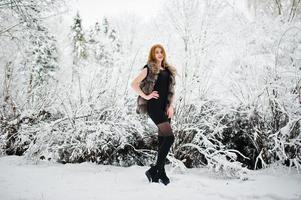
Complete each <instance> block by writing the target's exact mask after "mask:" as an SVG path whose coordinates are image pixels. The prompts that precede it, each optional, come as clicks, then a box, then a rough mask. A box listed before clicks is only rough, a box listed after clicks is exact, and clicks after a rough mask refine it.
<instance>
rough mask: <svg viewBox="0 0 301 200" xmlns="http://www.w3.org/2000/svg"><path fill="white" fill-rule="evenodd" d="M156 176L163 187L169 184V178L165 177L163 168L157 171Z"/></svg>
mask: <svg viewBox="0 0 301 200" xmlns="http://www.w3.org/2000/svg"><path fill="white" fill-rule="evenodd" d="M158 176H159V179H160V180H161V181H162V183H163V184H164V185H167V184H169V183H170V180H169V178H168V177H167V175H166V172H165V168H164V167H163V168H162V169H161V170H159V171H158Z"/></svg>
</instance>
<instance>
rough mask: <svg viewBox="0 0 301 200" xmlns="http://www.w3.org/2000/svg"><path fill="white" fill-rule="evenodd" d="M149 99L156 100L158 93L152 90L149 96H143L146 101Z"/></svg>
mask: <svg viewBox="0 0 301 200" xmlns="http://www.w3.org/2000/svg"><path fill="white" fill-rule="evenodd" d="M151 98H155V99H158V98H159V94H158V91H156V90H154V91H152V92H151V93H150V94H149V95H146V96H145V99H146V100H150V99H151Z"/></svg>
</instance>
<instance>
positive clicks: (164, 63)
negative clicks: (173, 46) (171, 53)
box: [147, 44, 178, 77]
mask: <svg viewBox="0 0 301 200" xmlns="http://www.w3.org/2000/svg"><path fill="white" fill-rule="evenodd" d="M156 48H160V49H161V50H162V54H163V60H162V63H161V65H162V67H163V68H167V69H168V70H169V71H170V72H171V74H172V75H173V76H174V77H175V76H176V74H178V73H177V70H176V68H175V67H173V66H172V65H170V64H169V63H168V62H167V60H166V51H165V49H164V47H163V46H162V45H161V44H155V45H153V46H152V47H151V49H150V51H149V54H148V60H147V63H152V64H154V63H156V56H155V55H156V54H155V50H156ZM153 66H154V67H153V68H152V71H153V73H156V74H157V73H159V70H160V69H159V67H158V66H157V65H153Z"/></svg>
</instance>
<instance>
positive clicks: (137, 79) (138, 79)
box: [131, 68, 147, 99]
mask: <svg viewBox="0 0 301 200" xmlns="http://www.w3.org/2000/svg"><path fill="white" fill-rule="evenodd" d="M146 75H147V68H144V69H143V70H141V71H140V73H139V74H138V76H136V77H135V78H134V80H133V81H132V82H131V87H132V88H133V89H134V90H135V91H136V93H137V94H138V95H140V96H141V97H142V98H144V99H146V96H147V95H146V94H144V92H143V91H142V90H141V88H140V87H139V85H140V82H141V81H142V80H143V79H144V78H145V77H146Z"/></svg>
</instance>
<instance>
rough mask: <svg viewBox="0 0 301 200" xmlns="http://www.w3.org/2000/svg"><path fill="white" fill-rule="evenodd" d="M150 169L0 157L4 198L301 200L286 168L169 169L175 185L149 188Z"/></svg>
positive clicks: (297, 181)
mask: <svg viewBox="0 0 301 200" xmlns="http://www.w3.org/2000/svg"><path fill="white" fill-rule="evenodd" d="M148 168H149V167H148V166H137V165H134V166H131V167H118V166H111V165H98V164H95V163H89V162H84V163H77V164H69V163H68V164H60V163H52V162H48V161H38V162H33V161H30V160H27V159H26V158H25V157H24V156H4V157H1V158H0V171H1V173H0V199H1V200H14V199H22V200H36V199H64V200H67V199H72V200H76V199H85V200H92V199H104V200H109V199H118V200H120V199H122V200H127V199H131V200H134V199H142V198H143V199H145V200H148V199H166V200H167V199H173V200H176V199H192V200H193V199H219V200H222V199H232V200H235V199H239V200H241V199H277V200H279V199H290V200H293V199H294V200H297V199H301V189H300V185H301V175H300V174H298V173H297V171H296V170H294V169H292V170H291V171H288V170H287V169H286V167H284V166H273V167H270V168H267V169H261V170H257V171H250V172H249V177H248V180H246V181H243V180H241V179H229V178H225V177H223V176H221V175H218V174H215V173H213V172H211V171H208V169H207V168H205V167H204V168H193V169H187V170H186V171H185V172H184V173H180V172H178V171H176V170H173V169H171V167H170V165H166V171H167V175H169V177H170V180H171V183H170V184H169V185H167V186H165V185H164V184H163V183H149V182H148V180H147V178H146V177H145V175H144V172H145V171H146V170H147V169H148Z"/></svg>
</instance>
